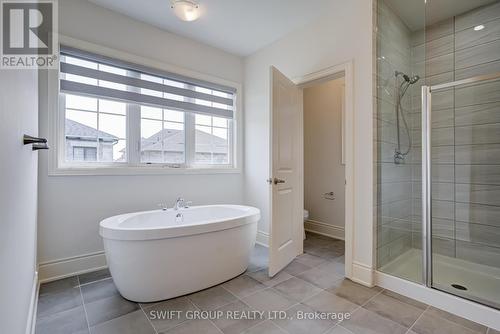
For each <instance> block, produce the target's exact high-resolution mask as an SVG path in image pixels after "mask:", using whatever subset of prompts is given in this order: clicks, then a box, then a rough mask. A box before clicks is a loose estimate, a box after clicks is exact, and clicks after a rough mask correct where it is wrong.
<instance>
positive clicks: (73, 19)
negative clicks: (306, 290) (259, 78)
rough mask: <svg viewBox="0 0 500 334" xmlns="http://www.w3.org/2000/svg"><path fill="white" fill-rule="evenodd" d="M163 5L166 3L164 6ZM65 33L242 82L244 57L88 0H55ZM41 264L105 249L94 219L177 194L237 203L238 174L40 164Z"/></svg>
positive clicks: (200, 200)
mask: <svg viewBox="0 0 500 334" xmlns="http://www.w3.org/2000/svg"><path fill="white" fill-rule="evenodd" d="M165 10H168V8H165ZM59 27H60V31H61V33H62V34H63V35H66V36H68V37H72V38H76V39H79V40H84V41H87V42H91V43H94V44H98V45H103V46H106V47H109V48H113V49H117V50H120V51H124V52H127V53H131V54H134V55H138V56H140V57H145V58H149V59H152V60H155V61H160V62H163V63H166V64H170V65H175V66H179V67H183V68H187V69H190V70H194V71H198V72H200V73H204V74H208V75H213V76H217V77H220V78H223V79H226V80H231V81H233V82H237V83H242V81H243V65H242V59H241V58H239V57H237V56H234V55H231V54H228V53H225V52H223V51H220V50H217V49H215V48H212V47H210V46H207V45H204V44H201V43H198V42H194V41H191V40H188V39H185V38H182V37H179V36H176V35H173V34H170V33H167V32H165V31H162V30H160V29H157V28H155V27H153V26H151V25H148V24H145V23H142V22H139V21H135V20H133V19H131V18H128V17H125V16H123V15H120V14H117V13H114V12H112V11H109V10H107V9H104V8H102V7H99V6H96V5H94V4H92V3H89V2H87V1H80V0H65V1H60V2H59ZM46 80H47V78H46V76H43V78H41V85H42V87H41V93H40V105H41V111H40V123H41V124H40V131H41V133H42V134H44V135H47V131H48V128H47V127H48V124H47V122H48V120H47V114H48V111H47V87H46ZM39 180H40V183H39V187H40V202H39V262H40V263H42V264H43V263H45V262H48V261H55V260H59V259H63V258H69V257H75V256H80V255H84V254H89V253H94V252H100V251H102V250H103V245H102V241H101V238H100V237H99V234H98V225H99V221H100V220H101V219H103V218H106V217H109V216H112V215H115V214H119V213H125V212H132V211H138V210H147V209H155V208H156V205H157V203H160V202H165V201H168V203H169V205H172V204H173V202H174V200H175V198H176V197H177V196H179V195H182V196H184V197H185V198H186V199H188V200H192V201H193V202H194V204H207V203H241V202H242V199H243V194H242V187H243V176H242V174H241V173H240V174H218V175H160V176H158V175H156V176H153V175H151V176H48V161H47V159H46V157H45V156H44V157H43V158H42V159H41V160H40V169H39Z"/></svg>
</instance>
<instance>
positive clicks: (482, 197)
mask: <svg viewBox="0 0 500 334" xmlns="http://www.w3.org/2000/svg"><path fill="white" fill-rule="evenodd" d="M455 198H456V201H457V202H462V203H475V204H485V205H495V206H500V186H493V185H488V184H462V183H457V184H456V186H455Z"/></svg>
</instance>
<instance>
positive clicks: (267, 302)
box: [242, 288, 296, 312]
mask: <svg viewBox="0 0 500 334" xmlns="http://www.w3.org/2000/svg"><path fill="white" fill-rule="evenodd" d="M242 300H243V302H244V303H245V304H247V305H249V306H250V307H252V308H253V309H255V310H258V311H266V312H267V311H284V310H286V309H288V308H290V307H291V306H292V305H294V304H295V303H296V302H295V301H294V300H292V299H290V298H287V297H285V296H283V295H282V294H280V293H279V292H278V291H276V290H275V289H273V288H267V289H265V290H261V291H259V292H256V293H254V294H253V295H250V296H247V297H245V298H243V299H242Z"/></svg>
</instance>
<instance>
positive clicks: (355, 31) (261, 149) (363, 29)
mask: <svg viewBox="0 0 500 334" xmlns="http://www.w3.org/2000/svg"><path fill="white" fill-rule="evenodd" d="M336 3H337V5H336V6H334V7H335V10H334V11H332V12H330V13H326V14H325V16H324V17H323V18H322V19H319V20H316V21H315V22H313V23H312V24H310V25H308V26H306V27H304V28H302V29H300V30H298V31H296V32H294V33H292V34H289V35H288V36H286V37H284V38H282V39H281V40H279V41H277V42H275V43H273V44H272V45H270V46H268V47H266V48H264V49H262V50H260V51H259V52H257V53H255V54H253V55H251V56H249V57H247V58H246V59H245V86H244V92H245V96H244V100H245V104H244V106H245V107H244V109H245V166H246V173H245V190H246V191H245V196H246V201H247V202H248V204H250V205H255V206H257V207H259V208H261V209H262V219H261V222H260V223H259V229H260V230H261V231H263V232H268V231H269V185H268V184H267V183H266V179H267V178H269V154H270V151H269V124H270V122H269V120H270V112H269V66H271V65H274V66H276V67H277V68H278V69H279V70H280V71H281V72H283V73H284V74H285V75H287V76H288V77H290V78H294V77H300V76H303V75H305V74H309V73H312V72H316V71H319V70H322V69H325V68H328V67H331V66H334V65H337V64H340V63H344V62H346V61H349V60H353V64H354V113H355V115H354V123H355V124H354V132H355V152H354V160H355V161H354V178H355V180H356V181H355V185H354V190H355V203H354V205H355V217H354V220H355V224H354V233H355V240H354V245H353V248H354V261H355V263H358V264H359V265H360V266H361V267H366V268H368V269H369V268H372V265H373V217H372V212H373V208H372V207H373V198H372V197H373V194H372V189H373V182H372V180H373V167H372V166H373V165H372V160H373V159H372V158H373V151H372V148H373V143H372V140H373V139H372V134H373V129H372V124H373V122H372V117H373V116H372V114H373V101H372V96H373V92H372V88H373V87H372V85H373V84H372V71H373V65H372V44H373V43H372V31H373V29H372V1H371V0H352V1H340V0H336Z"/></svg>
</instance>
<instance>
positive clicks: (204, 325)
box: [158, 320, 221, 334]
mask: <svg viewBox="0 0 500 334" xmlns="http://www.w3.org/2000/svg"><path fill="white" fill-rule="evenodd" d="M163 333H164V334H220V333H221V331H220V330H219V329H218V328H217V327H215V325H214V324H213V323H212V322H211V321H210V320H189V321H186V322H183V323H182V324H180V325H179V326H177V327H174V328H172V329H170V330H168V331H166V332H165V331H161V332H158V334H163Z"/></svg>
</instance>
